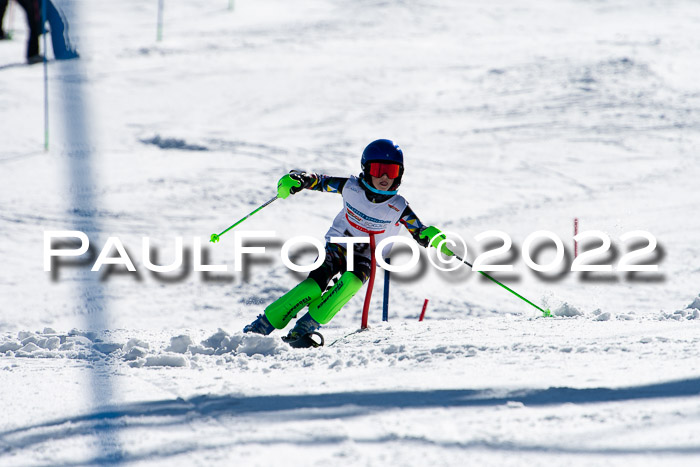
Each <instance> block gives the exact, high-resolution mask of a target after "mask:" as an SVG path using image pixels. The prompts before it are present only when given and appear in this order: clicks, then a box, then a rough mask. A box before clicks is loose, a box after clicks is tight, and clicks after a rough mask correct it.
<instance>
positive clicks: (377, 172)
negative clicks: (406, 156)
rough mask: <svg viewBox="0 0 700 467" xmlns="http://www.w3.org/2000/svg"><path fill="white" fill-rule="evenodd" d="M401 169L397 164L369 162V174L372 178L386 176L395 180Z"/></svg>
mask: <svg viewBox="0 0 700 467" xmlns="http://www.w3.org/2000/svg"><path fill="white" fill-rule="evenodd" d="M400 169H401V167H399V165H398V164H385V163H383V162H370V164H369V174H370V175H371V176H373V177H377V178H380V177H381V176H382V175H386V176H387V177H389V178H397V177H398V176H399V171H400Z"/></svg>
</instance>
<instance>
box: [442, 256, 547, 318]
mask: <svg viewBox="0 0 700 467" xmlns="http://www.w3.org/2000/svg"><path fill="white" fill-rule="evenodd" d="M455 258H457V259H458V260H460V261H461V262H463V263H464V264H466V265H467V266H469V267H470V268H472V269H474V266H472V263H470V262H469V261H467V260H465V259H462V258H461V257H460V256H459V255H455ZM477 272H479V273H481V274H482V275H483V276H484V277H487V278H489V279H490V280H492V281H493V282H495V283H496V284H498V285H500V286H501V287H503V288H504V289H506V290H507V291H508V292H510V293H512V294H513V295H515V296H516V297H518V298H519V299H521V300H524V301H525V302H527V303H529V304H530V305H532V306H534V307H535V308H537V309H538V310H540V311H541V312H542V316H543V317H545V318H548V317H550V316H552V312H551V311H549V308H547V309H546V310H543V309H542V308H540V307H538V306H537V305H535V304H534V303H532V302H531V301H530V300H528V299H527V298H525V297H523V296H522V295H520V294H519V293H518V292H516V291H515V290H513V289H511V288H510V287H508V286H507V285H505V284H503V283H502V282H500V281H498V280H496V279H494V278H493V277H491V276H489V275H488V274H486V273H485V272H484V271H477Z"/></svg>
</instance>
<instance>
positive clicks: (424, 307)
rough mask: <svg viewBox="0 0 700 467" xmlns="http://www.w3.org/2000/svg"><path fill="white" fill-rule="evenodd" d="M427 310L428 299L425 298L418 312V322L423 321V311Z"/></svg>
mask: <svg viewBox="0 0 700 467" xmlns="http://www.w3.org/2000/svg"><path fill="white" fill-rule="evenodd" d="M427 309H428V299H427V298H426V299H425V301H424V302H423V309H422V310H421V312H420V318H418V321H423V318H425V310H427Z"/></svg>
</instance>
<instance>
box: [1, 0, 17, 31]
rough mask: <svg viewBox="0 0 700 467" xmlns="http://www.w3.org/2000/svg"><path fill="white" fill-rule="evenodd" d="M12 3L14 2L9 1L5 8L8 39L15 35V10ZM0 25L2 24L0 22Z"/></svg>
mask: <svg viewBox="0 0 700 467" xmlns="http://www.w3.org/2000/svg"><path fill="white" fill-rule="evenodd" d="M13 3H14V2H10V4H9V5H8V6H7V9H8V10H9V11H8V12H7V24H8V28H7V37H8V38H9V39H12V38H13V36H14V35H15V10H14V9H13V8H12V4H13ZM0 26H2V25H1V24H0Z"/></svg>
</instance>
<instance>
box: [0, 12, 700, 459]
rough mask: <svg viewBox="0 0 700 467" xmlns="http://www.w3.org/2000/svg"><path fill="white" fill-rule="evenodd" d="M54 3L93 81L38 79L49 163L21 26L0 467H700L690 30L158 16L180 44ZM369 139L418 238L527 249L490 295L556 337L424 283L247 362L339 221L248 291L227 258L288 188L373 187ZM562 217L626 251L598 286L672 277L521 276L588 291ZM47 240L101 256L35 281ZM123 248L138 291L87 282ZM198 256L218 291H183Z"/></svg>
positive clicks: (478, 15)
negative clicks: (316, 176)
mask: <svg viewBox="0 0 700 467" xmlns="http://www.w3.org/2000/svg"><path fill="white" fill-rule="evenodd" d="M55 3H57V4H58V5H59V6H60V7H61V8H62V9H63V11H64V13H65V14H66V17H67V18H68V21H69V23H70V31H71V35H72V36H73V37H74V38H75V39H76V42H77V43H78V46H79V50H80V53H81V58H80V59H79V60H74V61H69V62H51V63H49V65H48V71H49V79H48V84H49V96H50V103H49V112H50V114H49V115H50V150H49V151H48V152H44V151H43V141H42V136H43V111H44V105H43V91H42V90H43V79H44V78H43V68H42V66H41V65H35V66H31V67H30V66H24V65H22V64H21V62H22V58H23V56H24V46H25V44H24V40H25V38H26V28H25V25H24V18H23V14H22V13H17V11H21V9H19V8H18V9H16V11H15V16H14V29H15V36H16V39H15V40H13V41H3V42H0V195H1V198H0V199H1V202H0V232H1V233H2V241H1V242H0V258H1V259H2V261H1V264H2V266H1V268H2V269H1V271H2V273H1V275H0V394H1V396H0V410H1V413H2V416H0V465H13V466H14V465H95V464H112V463H114V464H126V465H183V466H184V465H187V466H189V465H224V464H226V465H230V464H232V463H233V464H234V465H276V464H280V463H282V462H284V463H285V464H291V465H429V464H433V465H499V466H500V465H505V466H508V465H546V466H551V465H620V466H622V465H624V466H627V465H674V466H675V465H698V464H699V463H700V442H699V441H698V436H697V433H698V431H699V429H700V355H699V354H700V295H698V293H699V292H700V267H699V266H698V264H700V261H698V260H699V259H700V245H699V242H698V240H699V239H700V216H699V215H698V211H699V210H698V206H699V202H700V201H699V200H700V184H698V179H700V164H699V162H700V156H699V154H700V151H699V148H700V146H699V144H698V143H699V142H700V92H699V91H698V85H697V76H700V62H699V61H698V60H697V51H698V50H700V38H699V37H698V35H697V30H698V29H699V28H700V4H698V2H696V1H693V0H675V1H668V2H657V1H651V0H649V1H631V0H618V1H613V0H600V1H575V0H556V1H555V0H543V1H540V2H536V3H535V2H530V3H524V2H517V1H514V0H503V1H499V2H492V3H491V4H487V3H483V2H465V1H457V0H446V1H445V0H443V1H437V0H422V1H411V2H408V1H399V0H396V1H377V0H371V1H370V0H355V1H352V2H349V1H340V0H303V1H302V0H299V1H294V2H287V1H282V0H256V1H252V0H238V1H236V2H235V7H234V10H233V11H230V10H228V5H229V2H227V1H225V0H220V1H204V0H192V1H188V2H165V10H164V19H165V26H164V30H163V36H164V39H163V41H161V42H156V8H157V4H158V2H157V1H151V2H143V1H136V0H125V1H121V2H107V1H86V0H56V1H55ZM8 21H9V18H6V19H5V27H6V29H7V26H8ZM49 56H51V52H50V51H49ZM381 137H384V138H386V137H388V138H392V139H394V140H396V141H397V142H399V143H400V144H401V146H402V148H403V149H404V152H405V155H406V174H405V177H404V182H403V184H402V187H401V193H402V194H403V195H404V196H405V197H406V198H407V199H408V200H409V202H410V203H411V206H412V207H413V208H414V210H415V211H416V212H417V214H418V215H419V216H420V217H421V219H422V220H423V221H424V222H425V223H428V224H434V225H437V226H439V227H440V228H442V229H445V230H450V231H453V232H458V233H460V234H461V235H462V236H464V237H465V238H466V239H467V240H468V244H469V247H470V253H469V255H468V256H469V257H470V258H473V257H474V253H473V252H478V251H483V245H480V244H478V242H475V241H474V240H473V238H474V236H475V235H477V234H479V233H481V232H483V231H486V230H493V229H497V230H502V231H504V232H507V233H508V234H509V235H510V236H511V237H512V239H513V242H514V251H515V254H512V255H510V256H509V255H503V256H502V257H499V258H495V262H497V261H499V260H501V261H502V262H508V261H510V262H511V263H512V264H514V265H515V271H514V272H513V273H509V274H496V277H499V278H502V279H503V281H504V282H506V283H507V284H509V285H510V286H511V287H513V288H514V289H515V290H516V291H518V292H519V293H521V294H523V295H524V296H525V297H527V298H529V299H530V300H532V301H534V302H535V303H537V304H538V305H540V306H546V307H549V308H550V309H551V310H552V314H553V317H551V318H546V319H545V318H541V317H540V313H539V312H538V311H537V310H535V309H534V308H532V307H530V306H529V305H527V304H525V303H524V302H522V301H520V300H518V299H517V298H515V297H513V296H512V295H510V294H508V293H507V292H506V291H504V290H503V289H502V288H500V287H498V286H496V285H494V284H493V283H491V282H490V281H488V280H486V279H483V278H481V277H480V276H479V275H477V274H473V273H471V272H470V271H469V270H468V269H467V268H463V269H461V270H460V271H458V272H452V273H440V272H437V271H435V270H434V269H433V268H432V267H431V266H429V265H427V264H428V263H427V261H425V260H424V261H422V263H421V264H422V265H423V267H422V268H421V269H420V271H418V272H415V273H403V274H395V275H394V276H393V281H392V285H391V302H390V320H389V322H387V323H383V322H381V321H380V310H381V296H382V292H383V285H382V281H381V279H382V273H381V272H380V273H379V274H378V279H379V280H378V283H377V284H376V286H375V293H374V296H373V300H372V311H371V315H370V324H371V327H370V328H369V329H368V330H366V331H364V332H355V331H357V330H358V327H359V322H360V313H361V306H362V301H363V297H364V294H363V293H361V294H360V296H358V297H357V298H355V299H353V300H352V301H351V302H350V303H349V304H348V305H347V307H346V308H345V309H344V310H342V312H341V313H339V315H338V316H337V317H336V318H335V319H334V320H333V321H332V322H331V323H330V324H329V325H328V326H326V327H324V328H323V333H324V335H325V337H326V346H325V347H323V348H320V349H311V350H301V349H291V348H289V347H288V346H286V345H285V344H284V343H283V342H282V341H281V340H280V339H279V337H280V335H281V333H280V332H276V333H274V334H273V335H272V336H269V337H262V336H249V335H243V334H242V333H241V332H240V330H241V329H242V327H243V325H244V324H246V323H248V322H250V321H251V320H252V319H254V318H255V316H256V315H257V314H258V313H260V312H261V311H262V310H263V309H264V307H265V306H266V304H268V303H270V302H271V301H272V300H274V299H275V298H277V297H278V296H279V295H280V294H282V293H284V292H285V291H286V290H288V289H289V288H291V287H292V286H293V285H294V284H295V283H297V282H298V281H299V280H300V279H301V278H303V277H304V276H303V275H300V274H294V273H291V272H289V271H288V270H287V269H286V268H285V267H284V266H283V265H282V263H281V260H280V258H279V251H280V247H281V244H282V242H283V241H284V240H286V239H288V238H291V237H292V236H296V235H313V236H316V237H318V238H322V236H323V234H324V233H325V231H326V230H327V228H328V225H329V223H330V221H331V219H332V217H333V216H334V215H335V214H336V213H337V211H338V209H339V208H340V198H339V197H337V196H333V195H324V194H321V193H310V192H304V193H301V194H298V195H296V196H294V197H292V198H290V199H288V200H284V201H277V202H275V203H273V204H272V205H271V206H269V207H267V208H266V209H265V210H263V211H261V212H260V213H258V214H256V215H255V216H254V217H253V218H251V219H249V220H248V221H246V223H245V228H246V229H249V230H276V232H277V238H276V239H271V240H268V241H265V242H261V243H258V244H262V245H265V246H266V247H267V249H268V254H267V255H266V256H264V257H260V258H258V259H256V260H254V261H251V262H248V263H247V264H246V267H245V268H244V271H242V272H235V271H234V251H233V238H232V237H231V234H227V235H226V236H224V237H222V241H221V243H219V244H217V245H214V246H208V245H206V242H207V239H208V237H209V235H210V234H211V233H212V232H219V231H221V230H223V229H224V228H226V227H227V226H228V225H230V224H231V223H232V222H234V221H235V220H237V219H238V218H240V217H242V216H243V215H245V214H247V213H248V212H250V211H252V210H253V209H254V208H255V207H256V206H258V205H259V204H261V203H262V202H264V201H266V200H268V199H269V198H270V197H272V196H273V195H274V192H275V191H274V190H275V186H276V180H277V179H278V178H279V176H280V175H281V174H283V173H285V172H286V171H288V170H290V169H294V168H297V169H305V170H312V171H317V172H322V173H329V174H335V175H345V176H346V175H350V174H356V173H357V172H358V171H359V155H360V153H361V151H362V148H363V147H364V146H365V145H366V144H367V143H368V142H370V141H371V140H373V139H375V138H381ZM574 218H578V219H579V221H580V230H581V231H584V230H601V231H603V232H605V233H606V234H608V235H609V236H610V238H611V240H612V242H613V246H614V251H612V252H611V253H610V254H608V256H607V257H602V258H601V262H603V263H605V262H607V263H609V264H616V263H617V261H618V260H619V259H620V257H621V256H622V255H623V254H624V253H625V252H626V251H628V249H629V247H630V245H627V244H623V243H622V241H621V240H620V236H621V235H622V234H624V233H625V232H629V231H633V230H646V231H649V232H651V233H652V234H654V236H655V237H656V238H657V240H658V243H659V246H658V248H657V250H656V253H655V254H653V255H651V256H648V257H647V258H646V259H645V260H647V261H656V262H658V264H659V265H660V271H659V272H658V273H633V274H629V273H622V272H612V273H589V274H583V273H566V271H565V270H562V271H557V272H555V273H548V274H538V273H535V272H533V271H532V270H530V269H528V268H527V267H526V266H525V264H524V262H523V260H522V259H521V258H520V249H521V247H522V244H523V241H524V239H525V238H526V237H527V236H528V234H530V233H531V232H534V231H536V230H542V229H546V230H551V231H553V232H556V233H557V234H558V235H559V236H560V237H561V238H562V239H563V240H564V243H565V245H566V248H567V261H568V262H570V261H571V256H572V254H573V244H572V239H571V237H572V229H573V219H574ZM49 230H80V231H83V232H86V233H87V235H88V236H89V238H90V242H91V246H92V250H91V253H90V255H86V256H84V257H82V258H77V259H73V260H72V263H70V264H64V265H62V266H60V267H58V269H56V268H54V271H53V272H45V271H44V270H43V257H42V252H43V245H44V232H45V231H49ZM112 236H116V237H119V239H120V240H121V241H122V242H123V243H124V245H125V247H126V249H127V251H128V253H129V255H130V257H131V259H132V260H133V262H134V264H135V266H136V268H137V272H136V273H126V272H125V270H124V268H123V267H115V268H112V269H109V268H108V267H105V268H104V269H103V270H102V271H101V272H100V273H93V272H90V267H91V265H92V263H93V262H94V260H95V259H96V257H97V255H98V254H99V253H100V250H101V249H102V246H104V245H105V243H106V242H107V239H108V237H112ZM176 236H181V237H183V239H184V245H185V248H186V252H185V258H186V266H185V267H183V268H182V269H181V270H179V271H175V272H172V273H163V274H153V273H151V272H150V271H148V270H147V269H146V268H145V267H144V258H143V255H142V238H143V237H149V238H150V241H151V247H152V248H153V249H154V252H155V253H156V255H155V256H157V259H156V257H155V256H153V257H152V258H151V259H152V260H153V261H154V262H156V263H157V264H168V263H169V262H170V261H172V259H173V258H174V256H175V254H174V248H175V237H176ZM194 237H200V238H201V241H202V243H203V247H202V248H203V251H204V257H205V261H209V262H210V264H226V265H227V266H228V268H229V272H227V273H225V274H224V273H210V274H202V273H195V272H193V271H192V250H193V249H194V248H196V244H195V240H194ZM593 246H595V245H593ZM480 248H481V249H480ZM113 254H114V252H113ZM551 254H552V251H551V250H547V249H545V250H544V251H543V252H542V254H541V255H540V257H539V261H540V262H542V263H546V262H547V261H548V257H549V256H548V255H551ZM299 257H300V262H303V261H308V262H311V261H312V260H313V254H312V253H309V252H301V253H299ZM402 258H403V259H405V258H406V256H405V255H403V254H398V255H397V258H396V261H397V262H399V261H401V260H402ZM64 261H66V262H68V261H71V260H70V259H69V260H64ZM426 265H427V266H426ZM425 298H428V299H429V300H430V303H429V306H428V310H427V314H426V319H425V321H423V322H418V316H419V314H420V311H421V306H422V304H423V300H424V299H425Z"/></svg>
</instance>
